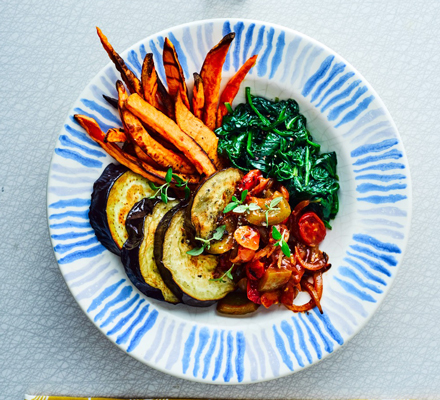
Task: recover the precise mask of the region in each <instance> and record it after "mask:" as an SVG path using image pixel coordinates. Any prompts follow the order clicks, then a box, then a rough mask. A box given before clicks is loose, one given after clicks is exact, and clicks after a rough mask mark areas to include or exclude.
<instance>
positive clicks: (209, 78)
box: [200, 32, 235, 130]
mask: <svg viewBox="0 0 440 400" xmlns="http://www.w3.org/2000/svg"><path fill="white" fill-rule="evenodd" d="M234 37H235V33H234V32H231V33H229V34H227V35H226V36H225V37H223V39H222V40H220V42H219V43H218V44H217V45H216V46H214V47H213V48H212V49H211V50H210V51H209V53H208V54H207V55H206V58H205V61H204V63H203V66H202V70H201V71H200V76H201V77H202V80H203V90H204V93H205V108H204V111H203V122H204V123H205V125H206V126H207V127H208V128H209V129H212V130H214V129H215V125H216V119H217V104H218V99H219V92H220V83H221V80H222V69H223V64H224V63H225V59H226V55H227V54H228V50H229V46H230V45H231V42H232V41H233V40H234Z"/></svg>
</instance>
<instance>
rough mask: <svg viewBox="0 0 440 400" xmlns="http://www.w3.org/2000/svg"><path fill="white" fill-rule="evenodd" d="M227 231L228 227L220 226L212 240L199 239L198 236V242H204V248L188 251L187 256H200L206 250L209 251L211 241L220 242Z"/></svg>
mask: <svg viewBox="0 0 440 400" xmlns="http://www.w3.org/2000/svg"><path fill="white" fill-rule="evenodd" d="M225 230H226V225H220V226H219V227H218V228H217V229H216V230H215V231H214V233H213V235H212V238H211V239H202V238H199V237H197V236H196V240H198V241H199V242H202V246H201V247H195V248H194V249H191V250H189V251H187V252H186V254H188V255H190V256H199V255H200V254H202V253H203V252H204V251H205V249H207V250H209V248H210V247H211V241H212V240H220V239H221V238H222V237H223V234H224V233H225Z"/></svg>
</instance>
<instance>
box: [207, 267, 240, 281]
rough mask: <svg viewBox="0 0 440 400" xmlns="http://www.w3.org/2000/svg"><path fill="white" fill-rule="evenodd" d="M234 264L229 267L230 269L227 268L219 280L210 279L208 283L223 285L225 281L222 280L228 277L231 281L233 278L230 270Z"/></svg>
mask: <svg viewBox="0 0 440 400" xmlns="http://www.w3.org/2000/svg"><path fill="white" fill-rule="evenodd" d="M234 266H235V265H234V264H232V265H231V268H229V269H228V270H227V271H226V272H225V273H224V274H223V275H222V276H221V277H220V278H215V279H213V278H211V279H210V281H211V282H223V283H225V281H224V280H223V278H224V277H225V276H226V277H228V278H229V279H230V280H231V281H232V280H233V279H234V277H233V276H232V269H233V268H234Z"/></svg>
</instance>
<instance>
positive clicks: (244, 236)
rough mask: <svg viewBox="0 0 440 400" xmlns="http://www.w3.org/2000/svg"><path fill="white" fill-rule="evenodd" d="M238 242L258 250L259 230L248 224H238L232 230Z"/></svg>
mask: <svg viewBox="0 0 440 400" xmlns="http://www.w3.org/2000/svg"><path fill="white" fill-rule="evenodd" d="M234 238H235V240H236V241H237V243H238V244H240V245H242V246H243V247H246V248H247V249H251V250H258V247H259V246H260V232H258V231H257V230H256V229H255V228H252V227H251V226H248V225H243V226H239V227H238V228H237V229H236V230H235V232H234Z"/></svg>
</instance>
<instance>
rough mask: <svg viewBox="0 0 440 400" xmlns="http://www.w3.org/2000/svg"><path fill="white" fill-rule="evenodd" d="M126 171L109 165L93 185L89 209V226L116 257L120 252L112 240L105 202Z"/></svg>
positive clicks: (126, 169) (121, 166) (118, 166)
mask: <svg viewBox="0 0 440 400" xmlns="http://www.w3.org/2000/svg"><path fill="white" fill-rule="evenodd" d="M127 171H128V168H127V167H124V166H123V165H116V164H109V165H108V166H107V167H106V168H105V170H104V171H103V173H102V174H101V176H100V177H99V178H98V180H97V181H96V182H95V183H94V184H93V193H92V201H91V203H90V209H89V220H90V225H91V226H92V228H93V230H94V231H95V235H96V237H97V239H98V240H99V241H100V242H101V243H102V245H103V246H104V247H105V248H106V249H108V250H110V251H111V252H112V253H114V254H116V255H117V256H120V255H121V250H120V249H119V247H118V246H117V244H116V243H115V241H114V240H113V237H112V235H111V233H110V228H109V226H108V220H107V200H108V196H109V194H110V191H111V189H112V187H113V185H114V184H115V182H116V181H117V180H118V179H119V178H120V177H121V176H122V175H123V174H124V173H125V172H127Z"/></svg>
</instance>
